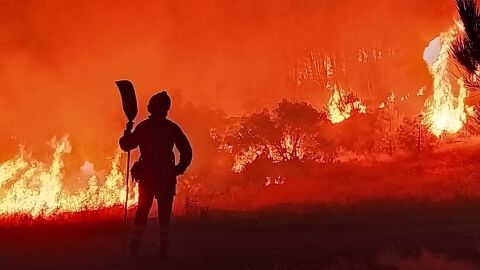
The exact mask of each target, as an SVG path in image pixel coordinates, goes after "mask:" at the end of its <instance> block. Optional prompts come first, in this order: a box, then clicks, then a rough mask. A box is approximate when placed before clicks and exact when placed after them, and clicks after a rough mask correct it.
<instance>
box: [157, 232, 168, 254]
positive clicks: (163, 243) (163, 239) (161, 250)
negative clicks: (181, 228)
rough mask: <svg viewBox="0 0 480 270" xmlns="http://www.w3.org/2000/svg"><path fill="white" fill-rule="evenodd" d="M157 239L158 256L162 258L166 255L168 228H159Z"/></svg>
mask: <svg viewBox="0 0 480 270" xmlns="http://www.w3.org/2000/svg"><path fill="white" fill-rule="evenodd" d="M158 239H159V241H158V258H159V259H163V258H165V257H166V256H167V251H168V244H169V243H170V239H169V232H168V229H165V228H160V230H159V231H158Z"/></svg>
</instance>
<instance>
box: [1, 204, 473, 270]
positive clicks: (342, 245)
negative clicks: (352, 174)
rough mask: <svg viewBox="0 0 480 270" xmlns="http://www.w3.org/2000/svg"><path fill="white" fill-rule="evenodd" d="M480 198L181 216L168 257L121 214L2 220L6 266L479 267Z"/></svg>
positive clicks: (13, 268)
mask: <svg viewBox="0 0 480 270" xmlns="http://www.w3.org/2000/svg"><path fill="white" fill-rule="evenodd" d="M479 205H480V203H479V202H477V201H471V200H466V201H459V200H457V201H455V202H449V203H441V204H440V203H436V204H421V203H406V202H399V201H396V202H395V201H375V202H370V203H361V204H357V205H350V206H344V207H337V208H335V207H325V206H321V205H304V206H298V205H283V206H278V207H274V208H268V209H260V210H256V211H248V212H214V211H210V212H209V213H208V215H206V216H202V217H198V216H196V217H194V216H182V217H176V218H175V219H174V220H173V224H172V226H173V235H172V244H171V249H170V253H169V257H168V258H167V259H165V260H163V261H159V260H158V259H157V258H156V257H155V251H156V250H155V242H156V241H155V239H156V235H155V232H156V230H155V229H156V227H155V223H154V220H152V221H151V223H150V224H149V230H148V232H147V234H146V237H145V241H144V243H143V244H144V245H143V248H142V250H141V254H140V255H139V257H138V258H129V257H128V256H127V255H126V254H125V253H124V252H123V251H122V249H121V244H122V227H121V224H120V222H114V221H103V222H88V223H73V224H68V225H58V224H57V225H54V224H50V225H35V226H28V227H15V228H8V229H7V228H4V229H2V230H1V242H0V243H1V257H0V260H1V261H0V263H1V265H0V269H8V270H16V269H50V270H53V269H182V270H183V269H252V270H253V269H460V270H462V269H472V270H473V269H478V267H479V266H480V264H479V259H480V257H479V256H480V255H479V253H478V252H477V251H476V247H477V245H476V238H478V235H476V233H478V230H479V228H480V226H479V225H480V216H479V215H478V213H479V212H480V211H479V210H480V207H479Z"/></svg>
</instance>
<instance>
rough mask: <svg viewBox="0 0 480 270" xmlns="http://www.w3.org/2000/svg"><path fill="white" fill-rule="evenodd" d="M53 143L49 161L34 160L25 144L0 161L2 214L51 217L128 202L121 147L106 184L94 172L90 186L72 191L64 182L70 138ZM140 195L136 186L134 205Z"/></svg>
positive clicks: (130, 202) (0, 204)
mask: <svg viewBox="0 0 480 270" xmlns="http://www.w3.org/2000/svg"><path fill="white" fill-rule="evenodd" d="M51 146H52V147H53V148H54V153H53V156H52V161H51V164H49V165H47V164H45V163H42V162H40V161H37V160H30V158H29V157H28V156H27V155H26V154H25V153H24V151H23V147H21V149H20V153H19V154H18V155H17V156H16V157H15V158H13V159H11V160H8V161H6V162H4V163H0V218H1V217H6V216H11V215H27V216H30V217H32V218H36V217H45V218H49V217H52V216H54V215H57V216H58V215H59V214H62V213H67V212H79V211H86V210H98V209H103V208H109V207H112V206H116V205H121V204H123V203H124V202H125V195H126V194H125V192H126V191H125V188H124V183H123V182H124V176H123V174H122V172H121V171H120V167H119V161H120V157H121V152H120V151H117V153H116V154H115V156H114V157H113V159H112V165H111V166H112V167H111V169H110V171H109V173H108V174H107V175H106V176H105V179H104V181H103V183H102V184H99V181H98V179H97V176H96V175H95V174H93V175H92V176H91V177H90V179H89V180H88V184H87V187H86V188H84V189H82V190H79V191H76V192H71V191H67V189H66V187H65V186H64V183H63V180H64V174H63V171H64V162H63V160H62V157H63V155H64V154H66V153H69V152H70V150H71V146H70V144H69V142H68V139H67V138H66V137H65V138H63V139H61V140H56V139H52V142H51ZM137 196H138V194H137V192H136V191H135V190H134V191H133V192H132V194H131V196H130V197H129V200H128V204H129V205H133V204H134V202H135V201H136V197H137Z"/></svg>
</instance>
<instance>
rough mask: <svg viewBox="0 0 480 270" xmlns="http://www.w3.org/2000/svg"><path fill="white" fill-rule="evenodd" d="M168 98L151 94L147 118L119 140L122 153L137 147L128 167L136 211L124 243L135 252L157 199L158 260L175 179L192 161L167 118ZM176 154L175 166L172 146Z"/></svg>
mask: <svg viewBox="0 0 480 270" xmlns="http://www.w3.org/2000/svg"><path fill="white" fill-rule="evenodd" d="M170 105H171V99H170V97H169V96H168V94H167V92H166V91H162V92H160V93H157V94H155V95H154V96H153V97H152V98H151V99H150V101H149V103H148V107H147V109H148V112H149V113H150V116H149V117H148V119H146V120H144V121H142V122H140V123H139V124H138V125H137V127H136V128H135V130H134V131H133V132H132V133H125V134H124V135H123V137H122V138H120V147H121V148H122V150H124V151H129V150H132V149H135V148H136V147H139V148H140V158H139V160H138V161H137V162H135V164H134V165H133V166H132V169H131V173H132V178H133V179H134V180H135V181H137V182H138V191H139V197H138V208H137V211H136V213H135V220H134V228H133V231H132V234H131V237H130V240H129V243H128V248H129V252H130V253H131V254H132V255H136V254H137V253H138V250H139V247H140V243H141V240H142V236H143V233H144V230H145V227H146V225H147V221H148V214H149V212H150V208H151V207H152V203H153V199H154V198H156V199H157V205H158V225H159V234H158V235H159V243H158V245H159V246H158V248H159V249H158V252H159V254H158V255H159V256H160V257H164V256H166V252H167V248H168V244H169V221H170V216H171V213H172V204H173V200H174V196H175V190H176V184H177V176H178V175H181V174H183V173H184V172H185V170H186V169H187V167H188V166H189V165H190V163H191V161H192V148H191V146H190V143H189V141H188V139H187V137H186V136H185V134H184V133H183V131H182V129H181V128H180V127H179V126H178V125H177V124H175V123H174V122H172V121H170V120H169V119H167V114H168V111H169V109H170ZM174 146H175V147H176V148H177V150H178V152H179V153H180V158H179V163H178V164H175V155H174V152H173V147H174Z"/></svg>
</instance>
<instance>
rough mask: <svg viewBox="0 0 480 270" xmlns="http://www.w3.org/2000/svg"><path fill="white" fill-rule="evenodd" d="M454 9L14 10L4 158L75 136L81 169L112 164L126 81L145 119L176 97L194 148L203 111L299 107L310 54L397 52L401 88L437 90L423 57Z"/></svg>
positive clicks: (169, 6) (342, 5) (5, 14)
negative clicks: (297, 78) (302, 64)
mask: <svg viewBox="0 0 480 270" xmlns="http://www.w3.org/2000/svg"><path fill="white" fill-rule="evenodd" d="M454 12H455V10H454V6H453V4H452V3H451V1H446V0H445V1H437V0H428V1H416V0H415V1H414V0H407V1H396V0H392V1H374V0H367V1H356V0H355V1H354V0H348V1H301V2H298V1H288V0H281V1H239V2H232V1H185V2H178V1H138V2H135V3H133V2H132V1H114V2H111V1H95V2H93V1H72V2H70V1H69V2H65V1H55V0H51V1H47V0H46V1H20V2H18V1H2V2H1V3H0V18H1V19H0V20H1V25H2V31H0V86H1V89H2V90H1V93H2V95H1V97H0V113H1V115H0V120H1V123H2V124H3V128H2V131H1V132H0V147H2V149H4V150H3V151H2V153H1V154H0V159H1V160H5V159H7V158H11V157H12V155H13V154H14V152H16V151H17V144H20V143H25V144H26V146H27V150H32V151H34V152H36V153H38V152H39V153H42V152H44V150H48V149H49V147H48V146H47V145H46V143H45V142H47V141H49V140H50V138H51V137H52V136H54V135H57V136H62V135H64V134H69V135H70V140H71V142H72V146H73V152H72V156H74V157H76V159H77V160H75V161H72V162H73V163H74V164H75V166H76V168H78V167H80V165H82V164H83V163H84V161H85V160H91V161H93V162H95V163H96V164H97V163H98V162H103V160H104V157H105V156H106V155H111V154H112V153H113V151H114V148H115V147H116V140H117V137H118V135H119V134H120V133H121V131H122V128H123V124H124V117H123V114H122V111H121V107H120V103H119V97H118V93H117V90H116V89H115V86H114V84H113V81H114V80H116V79H120V78H129V79H131V80H133V81H134V82H135V84H136V86H137V88H138V89H137V90H138V95H139V106H140V111H141V115H140V117H141V118H142V117H144V116H145V114H146V113H145V110H144V108H145V104H146V102H147V100H148V97H149V96H150V95H151V94H153V93H154V92H156V91H158V90H160V89H167V90H169V91H170V93H171V95H172V96H173V102H174V103H173V104H174V105H173V111H172V117H173V118H175V120H177V121H178V122H180V123H181V124H182V123H184V124H185V125H184V128H185V130H186V131H187V133H189V134H190V135H191V137H192V140H193V143H194V147H195V144H197V145H199V144H201V140H203V139H204V137H203V136H204V133H205V132H206V131H205V130H198V129H199V128H200V127H199V125H198V124H196V119H192V118H196V117H199V115H198V113H197V114H193V113H192V112H199V111H202V112H203V114H202V115H201V116H200V117H205V118H207V119H209V121H214V120H212V119H215V118H211V117H210V114H212V115H217V113H214V111H215V110H220V111H223V112H224V113H225V114H226V115H231V114H240V113H244V112H247V111H252V110H256V109H258V108H260V107H262V106H271V105H273V104H275V103H277V102H278V101H279V100H281V99H282V98H285V97H286V98H294V97H295V95H294V92H295V89H294V88H293V87H292V81H291V79H290V78H289V66H290V65H291V64H292V63H293V62H294V61H295V59H296V57H297V55H298V54H301V53H302V51H303V50H305V49H306V48H312V49H316V50H322V51H327V52H329V53H331V54H334V53H337V54H342V53H345V54H348V53H351V52H355V51H356V50H358V49H359V48H371V47H375V46H381V47H382V48H387V49H392V50H395V51H397V52H399V53H400V54H402V55H403V56H404V57H405V63H408V64H399V65H391V66H390V68H389V69H388V70H386V71H384V73H381V74H379V75H378V76H382V77H385V78H384V79H385V80H387V79H388V80H389V81H391V83H392V84H398V85H399V88H402V86H405V87H404V88H407V87H406V86H411V83H413V82H414V84H413V85H416V84H418V85H419V86H422V85H426V84H428V83H429V82H430V78H429V74H428V72H427V70H426V67H425V64H424V62H423V60H422V53H423V49H424V47H425V45H426V44H428V42H429V41H430V40H431V39H432V37H435V36H436V35H437V34H438V33H439V32H441V31H443V30H445V29H446V28H447V27H448V26H449V25H451V23H452V17H453V14H454ZM370 75H371V76H372V77H375V76H376V74H370ZM349 76H352V77H362V76H365V75H364V74H349ZM372 80H373V83H372V84H375V82H374V81H375V79H372ZM353 90H354V91H355V92H357V93H358V94H359V95H360V96H362V95H364V94H366V93H367V92H366V90H365V89H353ZM390 90H391V89H382V87H381V86H379V87H377V88H376V89H374V93H373V96H375V95H378V96H379V97H384V96H385V94H386V93H388V91H390ZM416 90H418V88H417V89H411V91H412V93H414V92H415V91H416ZM377 92H379V93H377ZM318 96H323V98H326V97H327V93H322V92H321V91H320V90H319V91H318ZM208 110H212V111H208ZM207 124H208V123H206V124H205V125H207ZM202 128H203V127H202ZM206 128H207V127H205V129H206ZM197 149H200V151H197V152H196V153H197V154H198V155H197V157H198V156H201V155H202V149H201V146H200V147H199V148H197ZM96 166H97V165H96Z"/></svg>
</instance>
